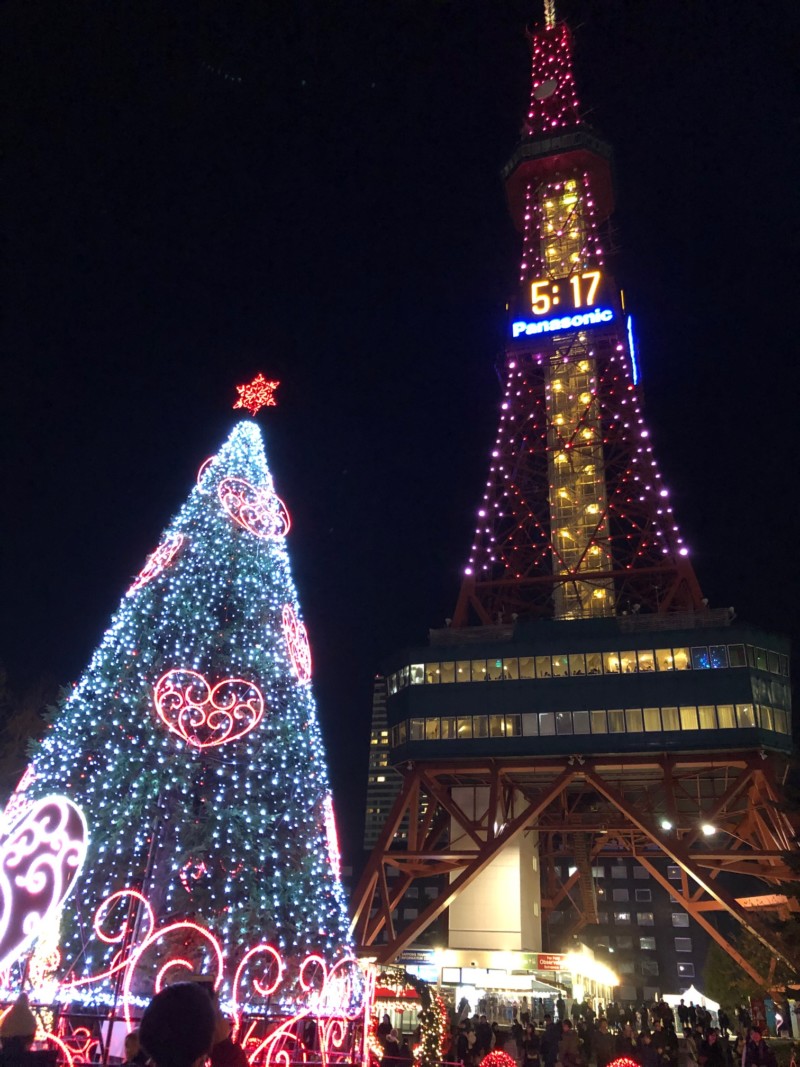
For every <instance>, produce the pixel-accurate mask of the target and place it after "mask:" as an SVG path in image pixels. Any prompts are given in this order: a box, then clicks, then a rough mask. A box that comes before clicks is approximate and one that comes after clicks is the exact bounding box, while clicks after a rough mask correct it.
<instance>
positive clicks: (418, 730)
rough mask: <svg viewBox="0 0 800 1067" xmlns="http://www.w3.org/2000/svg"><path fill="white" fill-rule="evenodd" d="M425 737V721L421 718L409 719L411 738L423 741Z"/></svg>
mask: <svg viewBox="0 0 800 1067" xmlns="http://www.w3.org/2000/svg"><path fill="white" fill-rule="evenodd" d="M424 739H425V722H424V720H423V719H412V720H411V740H412V741H423V740H424Z"/></svg>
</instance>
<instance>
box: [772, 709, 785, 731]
mask: <svg viewBox="0 0 800 1067" xmlns="http://www.w3.org/2000/svg"><path fill="white" fill-rule="evenodd" d="M772 714H773V717H774V719H775V729H776V730H777V731H778V733H779V734H788V733H789V717H788V715H787V714H786V712H785V711H781V710H780V708H773V710H772Z"/></svg>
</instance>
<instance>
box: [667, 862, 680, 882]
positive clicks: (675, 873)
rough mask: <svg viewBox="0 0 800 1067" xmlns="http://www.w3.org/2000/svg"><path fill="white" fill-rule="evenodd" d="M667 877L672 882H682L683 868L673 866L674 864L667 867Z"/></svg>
mask: <svg viewBox="0 0 800 1067" xmlns="http://www.w3.org/2000/svg"><path fill="white" fill-rule="evenodd" d="M667 878H669V880H670V882H680V880H681V869H680V867H673V866H672V865H670V866H669V867H667Z"/></svg>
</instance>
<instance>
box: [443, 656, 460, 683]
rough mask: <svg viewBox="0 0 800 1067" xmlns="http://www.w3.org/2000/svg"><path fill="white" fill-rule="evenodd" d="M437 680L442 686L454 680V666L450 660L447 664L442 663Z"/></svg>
mask: <svg viewBox="0 0 800 1067" xmlns="http://www.w3.org/2000/svg"><path fill="white" fill-rule="evenodd" d="M439 680H440V681H441V683H442V685H444V684H445V683H449V682H454V681H455V680H456V665H455V663H453V661H452V660H450V662H449V663H443V664H442V666H441V668H440V671H439Z"/></svg>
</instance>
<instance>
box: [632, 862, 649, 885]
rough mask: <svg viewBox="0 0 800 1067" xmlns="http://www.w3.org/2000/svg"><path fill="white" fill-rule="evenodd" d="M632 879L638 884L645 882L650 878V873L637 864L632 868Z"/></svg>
mask: <svg viewBox="0 0 800 1067" xmlns="http://www.w3.org/2000/svg"><path fill="white" fill-rule="evenodd" d="M633 877H634V878H635V879H636V880H637V881H640V882H644V881H646V880H647V879H648V878H649V877H650V872H649V871H646V870H645V869H644V867H641V866H640V865H639V864H638V863H637V864H636V866H635V867H634V868H633Z"/></svg>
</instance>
